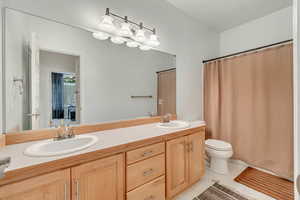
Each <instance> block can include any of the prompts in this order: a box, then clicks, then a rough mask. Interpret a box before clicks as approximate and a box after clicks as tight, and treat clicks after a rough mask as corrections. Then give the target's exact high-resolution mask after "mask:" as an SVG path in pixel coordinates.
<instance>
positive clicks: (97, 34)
mask: <svg viewBox="0 0 300 200" xmlns="http://www.w3.org/2000/svg"><path fill="white" fill-rule="evenodd" d="M93 37H94V38H96V39H98V40H106V39H108V38H109V34H108V33H104V32H101V31H99V32H95V33H93Z"/></svg>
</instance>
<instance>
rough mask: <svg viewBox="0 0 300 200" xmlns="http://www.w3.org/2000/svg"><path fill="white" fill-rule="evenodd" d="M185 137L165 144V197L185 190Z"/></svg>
mask: <svg viewBox="0 0 300 200" xmlns="http://www.w3.org/2000/svg"><path fill="white" fill-rule="evenodd" d="M187 143H188V138H187V137H181V138H177V139H174V140H171V141H169V142H167V149H166V153H167V196H168V197H172V196H174V195H175V194H177V193H179V192H180V191H182V190H183V189H185V188H186V187H187V186H188V184H189V180H188V176H189V174H188V171H189V170H188V164H189V163H188V161H189V155H188V154H187Z"/></svg>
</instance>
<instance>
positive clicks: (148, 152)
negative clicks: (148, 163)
mask: <svg viewBox="0 0 300 200" xmlns="http://www.w3.org/2000/svg"><path fill="white" fill-rule="evenodd" d="M152 153H153V151H152V150H150V151H146V152H144V153H142V155H141V156H142V157H146V156H149V155H151V154H152Z"/></svg>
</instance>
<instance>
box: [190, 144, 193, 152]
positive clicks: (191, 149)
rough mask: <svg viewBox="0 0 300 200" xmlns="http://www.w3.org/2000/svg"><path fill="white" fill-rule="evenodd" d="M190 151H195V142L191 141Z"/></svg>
mask: <svg viewBox="0 0 300 200" xmlns="http://www.w3.org/2000/svg"><path fill="white" fill-rule="evenodd" d="M190 151H191V152H193V151H194V143H193V142H191V143H190Z"/></svg>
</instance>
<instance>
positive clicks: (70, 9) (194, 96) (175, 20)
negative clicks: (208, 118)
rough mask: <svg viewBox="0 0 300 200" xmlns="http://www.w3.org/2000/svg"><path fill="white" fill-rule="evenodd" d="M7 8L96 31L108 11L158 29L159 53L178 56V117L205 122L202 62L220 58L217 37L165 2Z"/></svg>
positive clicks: (91, 0)
mask: <svg viewBox="0 0 300 200" xmlns="http://www.w3.org/2000/svg"><path fill="white" fill-rule="evenodd" d="M6 5H7V6H9V7H12V8H16V9H21V10H24V11H27V12H30V13H33V14H36V15H41V16H44V17H48V18H52V19H56V20H58V21H62V22H65V23H69V24H74V25H80V26H84V27H91V28H95V27H97V23H98V22H99V18H100V17H101V15H103V14H104V10H105V8H106V7H110V8H111V9H112V11H114V12H116V13H119V14H120V15H128V16H129V17H130V18H131V19H133V20H137V21H143V22H144V23H145V25H147V26H150V27H152V26H153V27H156V28H157V30H158V34H159V36H160V39H161V46H160V47H159V49H160V50H162V51H166V52H170V53H172V54H176V56H177V61H176V63H177V113H178V116H179V118H183V119H201V118H202V80H201V77H202V74H201V73H202V69H201V68H202V60H203V59H207V58H211V57H215V56H218V53H219V36H218V33H216V32H214V31H212V30H210V29H208V28H207V27H206V26H202V25H201V24H199V22H198V21H196V20H194V19H193V18H191V17H188V16H187V15H185V14H183V13H182V12H181V11H179V10H178V9H176V8H175V7H173V6H171V5H170V4H168V3H166V2H165V1H162V0H151V1H141V0H127V1H120V0H85V1H82V0H63V1H62V0H52V1H49V0H40V1H35V0H22V1H19V0H8V1H6Z"/></svg>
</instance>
